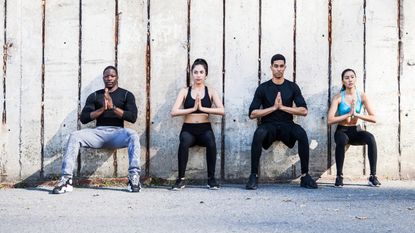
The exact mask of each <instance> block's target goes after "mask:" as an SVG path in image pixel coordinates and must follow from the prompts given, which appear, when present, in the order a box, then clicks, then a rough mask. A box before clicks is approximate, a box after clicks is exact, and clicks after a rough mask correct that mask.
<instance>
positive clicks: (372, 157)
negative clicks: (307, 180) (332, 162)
mask: <svg viewBox="0 0 415 233" xmlns="http://www.w3.org/2000/svg"><path fill="white" fill-rule="evenodd" d="M334 140H335V142H336V168H337V175H338V176H342V175H343V163H344V153H345V151H344V150H345V146H346V145H347V144H350V145H367V147H368V157H369V165H370V174H371V175H376V161H377V148H376V140H375V137H374V136H373V134H371V133H369V132H367V131H364V130H361V129H360V126H342V125H338V126H337V129H336V132H335V133H334Z"/></svg>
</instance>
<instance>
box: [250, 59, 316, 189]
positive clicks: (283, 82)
mask: <svg viewBox="0 0 415 233" xmlns="http://www.w3.org/2000/svg"><path fill="white" fill-rule="evenodd" d="M285 68H286V64H285V57H284V56H283V55H281V54H276V55H274V56H273V57H272V58H271V71H272V79H271V80H268V81H266V82H264V83H262V84H260V85H259V86H258V88H257V89H256V91H255V95H254V99H253V100H252V103H251V106H250V107H249V118H251V119H255V118H261V124H260V125H259V126H258V128H257V129H256V130H255V133H254V138H253V140H252V145H251V175H250V176H249V180H248V183H247V184H246V189H251V190H255V189H257V187H258V165H259V159H260V157H261V152H262V147H263V148H265V149H268V148H269V147H270V146H271V144H272V143H273V142H274V141H282V142H283V143H284V144H285V145H287V146H288V147H289V148H292V147H294V145H295V142H296V141H298V154H299V156H300V162H301V173H302V175H301V187H305V188H313V189H314V188H317V183H316V182H315V181H314V180H313V178H312V177H311V176H310V175H309V174H308V160H309V145H308V138H307V133H306V132H305V130H304V129H303V128H302V127H301V126H300V125H298V124H295V123H294V122H293V115H299V116H306V115H307V113H308V110H307V104H306V102H305V100H304V97H303V96H302V94H301V90H300V88H299V87H298V85H297V84H296V83H294V82H291V81H289V80H287V79H285V78H284V71H285ZM293 102H294V103H295V107H293Z"/></svg>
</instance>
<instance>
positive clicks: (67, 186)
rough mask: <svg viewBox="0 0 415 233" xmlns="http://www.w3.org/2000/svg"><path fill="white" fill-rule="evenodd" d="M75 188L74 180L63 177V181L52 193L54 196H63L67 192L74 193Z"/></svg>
mask: <svg viewBox="0 0 415 233" xmlns="http://www.w3.org/2000/svg"><path fill="white" fill-rule="evenodd" d="M72 191H73V186H72V178H65V177H63V176H62V177H61V180H60V181H59V183H58V184H57V185H56V186H55V188H53V190H52V193H53V194H63V193H66V192H72Z"/></svg>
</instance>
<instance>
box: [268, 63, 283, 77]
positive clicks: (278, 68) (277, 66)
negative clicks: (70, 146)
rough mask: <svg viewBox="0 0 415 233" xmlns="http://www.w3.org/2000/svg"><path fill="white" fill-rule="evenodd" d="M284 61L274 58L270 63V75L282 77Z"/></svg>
mask: <svg viewBox="0 0 415 233" xmlns="http://www.w3.org/2000/svg"><path fill="white" fill-rule="evenodd" d="M285 68H286V66H285V63H284V61H283V60H276V61H274V62H273V63H272V65H271V71H272V76H273V77H275V78H282V77H283V76H284V71H285Z"/></svg>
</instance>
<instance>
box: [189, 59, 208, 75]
mask: <svg viewBox="0 0 415 233" xmlns="http://www.w3.org/2000/svg"><path fill="white" fill-rule="evenodd" d="M197 65H202V66H203V68H205V72H206V76H207V75H208V73H209V70H208V64H207V62H206V60H205V59H203V58H197V59H196V60H195V61H194V62H193V65H192V71H193V69H194V68H195V66H197Z"/></svg>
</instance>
